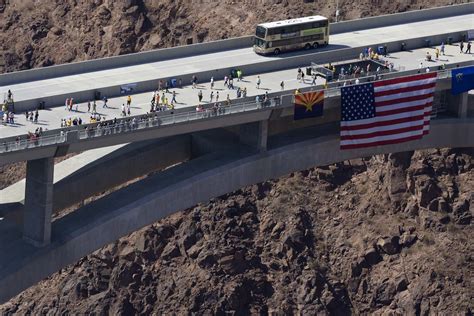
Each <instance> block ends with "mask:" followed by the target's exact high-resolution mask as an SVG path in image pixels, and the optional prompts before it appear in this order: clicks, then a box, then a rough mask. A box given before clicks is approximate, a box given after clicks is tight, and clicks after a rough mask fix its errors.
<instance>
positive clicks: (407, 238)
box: [399, 232, 418, 247]
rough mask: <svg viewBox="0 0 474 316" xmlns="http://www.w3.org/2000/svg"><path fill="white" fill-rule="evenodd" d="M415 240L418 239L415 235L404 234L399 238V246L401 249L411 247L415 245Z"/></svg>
mask: <svg viewBox="0 0 474 316" xmlns="http://www.w3.org/2000/svg"><path fill="white" fill-rule="evenodd" d="M417 238H418V236H417V235H415V234H410V233H408V232H405V233H403V235H402V236H401V237H400V240H399V244H400V246H401V247H410V246H411V245H413V244H414V243H415V241H416V240H417Z"/></svg>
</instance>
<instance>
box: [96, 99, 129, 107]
mask: <svg viewBox="0 0 474 316" xmlns="http://www.w3.org/2000/svg"><path fill="white" fill-rule="evenodd" d="M130 100H131V99H130ZM103 101H104V104H103V105H102V107H103V108H107V101H109V100H108V99H107V97H104V99H103Z"/></svg>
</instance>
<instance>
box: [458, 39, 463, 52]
mask: <svg viewBox="0 0 474 316" xmlns="http://www.w3.org/2000/svg"><path fill="white" fill-rule="evenodd" d="M459 48H460V49H461V54H462V53H463V50H464V41H461V44H459Z"/></svg>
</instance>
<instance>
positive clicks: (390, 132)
mask: <svg viewBox="0 0 474 316" xmlns="http://www.w3.org/2000/svg"><path fill="white" fill-rule="evenodd" d="M420 130H423V124H421V125H420V124H417V125H413V126H408V127H404V128H396V129H390V130H386V131H376V132H373V133H369V132H366V133H364V134H360V135H354V134H352V135H345V136H343V135H341V140H348V139H351V140H354V139H367V138H374V137H377V139H378V137H380V136H387V135H394V134H402V133H406V132H413V131H420Z"/></svg>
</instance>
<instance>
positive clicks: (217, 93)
mask: <svg viewBox="0 0 474 316" xmlns="http://www.w3.org/2000/svg"><path fill="white" fill-rule="evenodd" d="M216 102H219V91H217V92H216Z"/></svg>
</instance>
